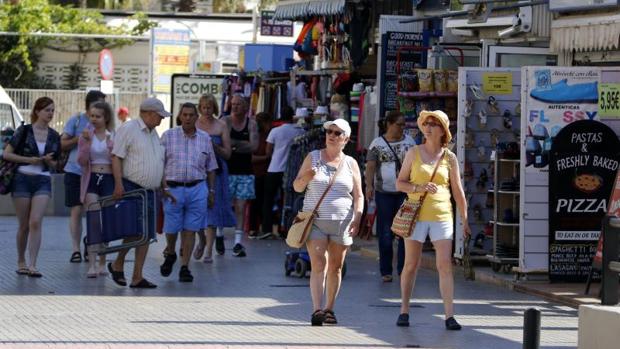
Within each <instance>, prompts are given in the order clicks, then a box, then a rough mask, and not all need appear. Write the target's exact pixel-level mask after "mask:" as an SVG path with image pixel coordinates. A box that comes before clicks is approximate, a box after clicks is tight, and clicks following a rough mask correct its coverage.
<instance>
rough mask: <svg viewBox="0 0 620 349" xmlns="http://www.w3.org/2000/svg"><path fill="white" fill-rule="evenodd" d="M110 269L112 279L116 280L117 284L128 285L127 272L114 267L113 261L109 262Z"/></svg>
mask: <svg viewBox="0 0 620 349" xmlns="http://www.w3.org/2000/svg"><path fill="white" fill-rule="evenodd" d="M108 271H109V272H110V274H111V275H112V280H114V282H116V284H117V285H119V286H127V280H125V273H123V272H122V271H116V270H114V269H112V262H109V263H108Z"/></svg>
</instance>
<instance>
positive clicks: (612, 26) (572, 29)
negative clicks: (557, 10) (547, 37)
mask: <svg viewBox="0 0 620 349" xmlns="http://www.w3.org/2000/svg"><path fill="white" fill-rule="evenodd" d="M619 39H620V14H614V15H597V16H571V17H562V18H560V19H556V20H554V21H552V23H551V43H550V47H549V49H550V50H551V51H552V52H561V51H576V52H582V51H605V50H611V49H618V47H620V46H619V43H618V41H619Z"/></svg>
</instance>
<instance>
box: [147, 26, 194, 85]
mask: <svg viewBox="0 0 620 349" xmlns="http://www.w3.org/2000/svg"><path fill="white" fill-rule="evenodd" d="M151 35H152V39H151V45H152V47H151V52H152V54H153V56H152V61H153V71H152V73H153V76H152V79H151V81H152V84H153V92H155V93H170V83H171V77H172V74H178V73H189V69H190V66H189V49H190V31H189V30H185V29H164V28H153V29H152V32H151Z"/></svg>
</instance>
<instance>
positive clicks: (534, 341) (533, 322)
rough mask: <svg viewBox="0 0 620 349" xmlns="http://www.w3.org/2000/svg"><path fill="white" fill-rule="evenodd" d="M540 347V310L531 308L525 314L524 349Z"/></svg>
mask: <svg viewBox="0 0 620 349" xmlns="http://www.w3.org/2000/svg"><path fill="white" fill-rule="evenodd" d="M539 347H540V310H538V309H534V308H530V309H528V310H526V311H525V314H523V349H538V348H539Z"/></svg>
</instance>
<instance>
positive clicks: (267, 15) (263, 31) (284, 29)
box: [260, 11, 293, 36]
mask: <svg viewBox="0 0 620 349" xmlns="http://www.w3.org/2000/svg"><path fill="white" fill-rule="evenodd" d="M275 13H276V12H275V11H260V35H265V36H293V21H289V20H274V19H273V16H274V14H275Z"/></svg>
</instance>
